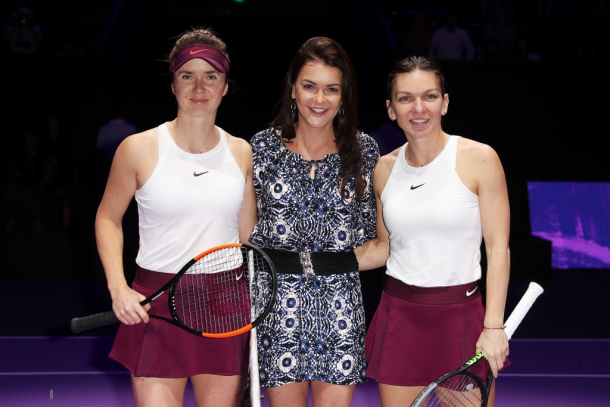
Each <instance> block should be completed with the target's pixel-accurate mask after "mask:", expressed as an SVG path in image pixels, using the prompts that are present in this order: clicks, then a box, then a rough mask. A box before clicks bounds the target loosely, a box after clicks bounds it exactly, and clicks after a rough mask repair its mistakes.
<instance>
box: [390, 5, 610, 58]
mask: <svg viewBox="0 0 610 407" xmlns="http://www.w3.org/2000/svg"><path fill="white" fill-rule="evenodd" d="M413 3H419V2H413ZM428 3H429V4H433V3H437V2H428ZM464 3H465V4H463V5H460V6H454V7H450V8H447V9H439V8H438V7H431V6H421V7H413V4H412V3H411V2H398V1H388V0H385V1H384V0H379V4H380V5H381V7H382V10H383V16H384V19H385V20H386V21H385V23H386V24H387V25H388V27H389V32H390V35H391V36H392V37H393V38H394V42H395V44H396V47H397V48H398V50H399V52H400V53H401V54H404V55H425V56H429V57H432V58H436V59H439V60H456V59H464V60H473V59H479V60H501V61H537V60H540V59H543V58H544V59H551V60H575V61H582V60H592V61H596V60H606V61H607V60H609V59H610V46H609V45H608V41H607V39H608V38H610V24H609V23H610V11H609V9H608V4H607V1H605V0H590V1H586V0H585V1H582V2H575V1H573V2H569V1H564V2H552V3H551V2H544V1H540V2H531V3H530V4H529V7H527V8H526V7H522V8H521V9H520V8H518V7H515V6H514V4H515V3H519V2H494V3H496V4H495V5H494V6H493V8H490V7H488V8H486V9H485V12H483V11H482V10H481V6H480V5H481V4H484V3H486V2H485V1H482V2H476V7H475V6H472V7H467V4H468V3H473V2H464ZM490 3H491V2H490ZM545 3H548V4H547V5H546V7H545V6H544V4H545ZM407 4H408V6H407ZM502 4H505V5H508V4H513V7H505V6H502ZM521 4H523V3H522V2H521ZM508 8H509V9H510V10H511V12H509V11H508V10H507V9H508ZM522 9H524V10H527V12H524V10H522Z"/></svg>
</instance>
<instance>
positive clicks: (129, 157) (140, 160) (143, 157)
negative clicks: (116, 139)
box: [114, 128, 159, 171]
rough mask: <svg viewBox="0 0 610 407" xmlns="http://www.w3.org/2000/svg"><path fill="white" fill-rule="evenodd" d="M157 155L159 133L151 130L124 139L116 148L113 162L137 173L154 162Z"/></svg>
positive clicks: (154, 129)
mask: <svg viewBox="0 0 610 407" xmlns="http://www.w3.org/2000/svg"><path fill="white" fill-rule="evenodd" d="M158 154H159V131H158V129H157V128H153V129H149V130H146V131H143V132H140V133H136V134H133V135H131V136H129V137H127V138H125V139H124V140H123V141H122V142H121V144H120V145H119V147H118V148H117V151H116V153H115V155H114V161H116V162H120V163H122V165H124V166H125V167H129V168H132V169H135V170H136V171H137V170H138V169H141V168H144V167H143V166H146V165H149V163H151V162H156V161H157V159H158Z"/></svg>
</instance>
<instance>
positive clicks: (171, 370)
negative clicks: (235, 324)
mask: <svg viewBox="0 0 610 407" xmlns="http://www.w3.org/2000/svg"><path fill="white" fill-rule="evenodd" d="M173 276H174V275H173V274H171V275H170V274H167V273H157V272H154V271H149V270H144V269H142V268H140V267H138V271H137V274H136V278H135V280H134V282H133V284H132V288H133V289H134V290H136V291H138V292H140V293H142V294H143V295H144V296H146V297H148V296H149V295H152V294H153V293H154V292H155V291H156V290H158V289H159V288H160V287H162V286H163V285H164V284H165V283H166V282H167V281H169V280H170V279H171V278H172V277H173ZM167 301H168V295H167V293H163V294H162V295H161V296H160V297H158V298H157V299H156V300H154V301H153V302H152V303H151V306H152V308H151V309H150V311H149V313H150V314H152V315H159V316H162V317H166V318H170V319H171V315H170V312H169V307H168V302H167ZM249 339H250V335H249V333H246V334H242V335H237V336H234V337H231V338H222V339H217V338H204V337H201V336H197V335H194V334H192V333H189V332H187V331H185V330H183V329H181V328H178V327H177V326H174V325H172V324H170V323H168V322H164V321H161V320H158V319H154V318H150V319H149V322H148V323H147V324H144V323H140V324H137V325H124V324H121V325H120V326H119V330H118V331H117V335H116V339H115V340H114V345H113V346H112V350H111V351H110V357H111V358H112V359H114V360H116V361H117V362H119V363H121V364H122V365H123V366H125V367H126V368H127V369H128V370H129V371H130V372H132V373H133V374H134V375H135V376H143V377H167V378H181V377H191V376H195V375H198V374H203V373H206V374H215V375H222V376H232V375H238V374H243V373H246V371H247V369H248V343H249Z"/></svg>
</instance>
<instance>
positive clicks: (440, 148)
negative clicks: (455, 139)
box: [405, 137, 445, 167]
mask: <svg viewBox="0 0 610 407" xmlns="http://www.w3.org/2000/svg"><path fill="white" fill-rule="evenodd" d="M444 147H445V139H444V137H443V139H441V141H440V143H439V145H438V146H437V147H436V149H435V150H434V154H432V155H430V156H428V158H427V159H426V160H425V161H424V162H423V163H419V162H417V161H415V160H414V159H413V158H412V157H411V155H410V154H409V151H410V150H409V145H408V144H407V148H405V158H406V159H407V161H408V162H411V163H413V164H415V166H416V167H423V166H424V165H428V164H430V163H431V162H432V161H434V159H435V158H436V157H437V156H438V155H439V154H440V153H441V151H442V150H443V148H444Z"/></svg>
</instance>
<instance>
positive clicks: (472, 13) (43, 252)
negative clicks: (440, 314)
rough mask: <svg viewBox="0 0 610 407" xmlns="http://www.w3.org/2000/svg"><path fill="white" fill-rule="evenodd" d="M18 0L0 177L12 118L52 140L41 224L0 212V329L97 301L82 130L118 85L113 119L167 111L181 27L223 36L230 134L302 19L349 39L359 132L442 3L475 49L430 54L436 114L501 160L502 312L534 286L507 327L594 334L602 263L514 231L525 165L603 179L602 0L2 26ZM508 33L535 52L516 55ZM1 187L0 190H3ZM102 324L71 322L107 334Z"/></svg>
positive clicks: (273, 98)
mask: <svg viewBox="0 0 610 407" xmlns="http://www.w3.org/2000/svg"><path fill="white" fill-rule="evenodd" d="M496 4H501V5H502V8H503V10H504V12H505V15H506V18H507V20H508V21H509V22H510V24H511V27H512V28H511V30H512V31H511V32H513V33H514V36H513V37H511V38H509V40H507V41H506V43H505V44H503V48H502V51H501V52H500V53H497V54H494V55H490V54H489V53H488V52H487V49H488V45H489V40H488V38H487V36H486V28H487V27H488V26H489V25H490V24H491V23H492V22H493V21H494V15H495V8H496ZM22 5H25V6H27V7H28V8H29V9H30V10H31V11H32V12H33V13H34V15H35V20H34V23H35V24H37V25H38V26H39V27H40V29H41V31H42V33H43V35H44V44H42V45H41V46H40V47H39V48H38V50H37V51H36V52H35V53H25V54H24V53H15V52H13V51H12V50H11V49H10V47H9V45H8V44H6V43H5V44H3V48H2V52H1V54H0V58H1V60H2V63H1V64H0V73H1V75H0V77H1V78H2V80H1V81H0V94H1V95H2V99H3V107H2V108H1V110H0V111H1V112H2V123H3V130H2V133H3V140H2V145H3V148H2V150H3V152H4V154H3V156H4V162H3V166H2V168H3V169H2V173H1V177H2V178H0V183H1V186H2V188H3V189H6V188H7V186H8V185H9V184H10V182H11V179H10V176H9V175H8V173H9V170H8V166H9V162H10V160H11V157H13V156H17V155H18V154H19V153H20V151H21V150H22V145H23V136H24V134H25V133H27V132H34V133H36V134H37V135H38V136H39V139H40V145H41V149H44V148H45V147H48V145H49V144H50V143H49V142H48V140H47V139H46V134H47V133H48V123H49V122H50V121H51V120H52V119H54V120H55V121H56V122H57V123H59V147H60V148H59V153H58V154H57V157H56V158H57V171H56V174H55V175H56V178H55V180H54V184H53V191H52V193H51V194H50V197H47V199H46V200H45V202H44V208H45V216H46V217H45V219H44V228H43V230H38V231H36V232H34V231H32V230H31V229H32V228H31V226H32V225H31V224H29V223H28V221H27V219H26V220H23V221H22V222H20V223H19V222H18V223H17V226H16V227H15V228H14V229H12V230H10V231H9V230H8V229H5V227H4V223H5V222H7V219H6V218H7V216H0V218H2V219H1V220H2V221H3V222H4V223H3V228H2V229H1V230H0V242H1V249H0V250H2V252H1V254H2V262H1V265H0V270H1V272H0V287H2V295H1V296H0V305H1V306H3V309H4V310H5V312H3V316H2V320H3V323H2V324H1V325H0V335H6V336H8V335H11V336H21V335H23V336H28V335H71V333H70V331H69V328H68V325H69V320H70V318H71V317H73V316H82V315H87V314H89V313H93V312H99V311H104V310H106V309H108V307H109V306H110V298H109V294H108V292H107V290H106V288H105V280H104V273H103V269H102V268H101V264H100V261H99V258H98V256H97V252H96V248H95V239H94V234H93V222H94V217H95V211H96V209H97V205H98V203H99V201H100V199H101V195H102V192H103V187H104V183H105V180H106V177H107V168H106V166H105V163H104V162H103V160H102V159H101V156H100V152H99V151H98V150H97V149H96V144H95V143H96V136H97V131H98V129H99V127H100V126H101V125H102V124H104V123H105V122H107V121H108V120H109V119H110V115H111V104H112V101H113V100H114V99H115V98H117V97H118V98H121V99H122V100H123V101H124V103H125V106H126V108H127V116H126V119H127V121H128V122H129V123H132V124H134V125H135V126H136V127H137V129H138V130H139V131H142V130H146V129H149V128H152V127H155V126H157V125H159V124H160V123H162V122H164V121H168V120H172V119H173V118H174V117H175V115H176V103H175V101H174V98H173V95H172V94H171V91H170V88H169V80H168V77H167V63H166V62H164V59H165V57H166V55H167V54H168V53H169V51H170V49H171V48H172V46H173V43H174V41H175V40H176V38H177V37H178V36H179V35H180V34H181V33H182V32H183V31H185V30H188V29H189V28H191V27H195V26H211V27H213V28H214V29H215V30H216V32H217V33H218V35H219V36H220V37H221V38H222V39H223V40H224V41H225V42H226V43H227V45H228V47H229V54H230V57H231V66H232V70H231V78H232V83H231V91H230V92H229V94H228V95H227V96H226V97H225V100H224V101H223V103H222V105H221V106H220V109H219V113H218V117H217V124H218V125H219V126H221V127H222V128H224V129H225V130H227V131H228V132H230V133H231V134H233V135H235V136H239V137H243V138H246V139H248V138H249V137H250V136H252V135H253V134H254V133H255V132H257V131H259V130H261V129H263V128H264V127H265V126H266V125H267V124H268V122H269V121H270V120H271V119H272V118H273V116H274V114H275V112H276V110H275V109H276V103H277V101H278V100H279V97H280V92H281V85H282V80H283V77H284V75H285V72H286V69H287V67H288V64H289V62H290V60H291V58H292V56H293V54H294V52H295V51H296V50H297V48H298V47H299V46H300V45H301V44H302V43H303V42H304V41H305V40H307V39H308V38H310V37H312V36H329V37H332V38H334V39H336V40H338V41H339V42H340V43H341V44H342V45H343V46H344V47H345V48H346V50H347V51H348V53H349V55H350V57H351V58H352V62H353V63H354V65H355V67H356V71H357V74H358V80H359V97H360V106H359V107H360V120H361V128H362V129H363V130H364V131H365V132H370V131H372V130H374V129H375V128H376V127H377V126H379V125H381V124H385V123H388V122H389V119H388V118H387V115H386V112H385V82H386V78H387V73H388V71H389V69H390V67H391V66H392V65H393V63H394V62H395V61H397V60H398V59H399V58H401V57H403V56H407V55H409V54H410V50H409V48H408V47H407V46H406V45H405V42H406V38H407V37H408V32H409V30H410V29H411V27H412V19H413V15H414V13H417V12H423V13H424V18H425V22H426V27H427V28H428V29H429V30H434V29H435V28H437V27H439V26H441V25H442V24H443V20H444V17H445V15H446V14H447V13H448V12H449V11H450V10H456V11H457V12H458V15H459V17H460V23H459V25H460V26H461V27H463V28H465V29H466V30H467V31H468V32H469V33H470V35H471V37H472V40H473V43H474V45H475V50H476V52H475V59H473V60H468V61H465V60H459V61H442V62H441V67H442V69H443V70H444V73H445V76H446V80H447V90H448V92H449V94H450V101H451V103H450V109H449V114H448V115H447V117H446V119H445V123H444V129H445V131H447V132H448V133H450V134H457V135H462V136H465V137H468V138H472V139H474V140H477V141H481V142H483V143H487V144H489V145H491V146H492V147H493V148H494V149H495V150H496V151H497V152H498V154H499V156H500V158H501V160H502V162H503V165H504V168H505V171H506V177H507V182H508V188H509V195H510V200H511V212H512V222H511V230H512V231H511V250H512V275H511V285H510V292H509V298H508V305H507V315H508V312H509V311H510V310H511V309H512V308H513V306H514V305H515V304H516V302H517V300H518V298H519V297H520V295H521V294H522V293H523V291H524V290H525V288H526V286H527V283H528V282H529V281H530V280H536V281H538V282H539V283H541V285H543V287H544V288H545V289H546V293H545V294H544V295H543V296H542V297H541V298H540V300H539V302H538V303H537V304H536V306H535V307H534V308H533V309H532V311H531V313H530V314H529V315H528V317H527V318H526V319H525V320H524V322H523V324H522V326H521V327H520V329H519V331H518V332H517V334H516V335H515V336H516V337H527V338H610V326H608V324H604V323H603V321H604V320H605V319H606V318H605V316H606V312H607V310H608V309H610V299H609V298H608V296H607V295H606V291H607V287H610V273H609V271H608V270H554V269H552V268H551V265H550V262H551V260H550V243H549V242H546V241H543V240H540V239H537V238H533V237H532V236H531V235H530V229H529V214H528V203H527V185H526V182H527V181H532V180H537V181H602V182H603V181H610V175H609V172H608V164H607V158H606V157H607V148H606V144H607V142H606V140H605V138H606V137H607V131H606V123H605V122H606V119H605V118H606V117H607V116H606V113H607V112H606V111H607V109H608V107H609V105H610V103H609V102H608V95H609V92H610V81H609V79H608V68H610V53H609V51H608V45H607V43H608V39H609V36H608V26H609V25H610V24H609V23H610V16H609V14H610V11H609V10H608V4H607V2H604V1H597V0H591V1H584V0H582V1H568V0H564V1H552V0H539V1H534V0H514V1H502V2H496V1H485V0H479V1H460V2H457V1H449V0H446V1H441V0H439V1H410V2H406V1H391V0H378V1H373V0H355V1H346V0H325V1H322V0H310V1H304V0H297V1H279V0H261V1H254V0H246V1H244V2H243V3H238V2H235V1H231V0H214V1H194V0H173V1H156V2H148V1H143V0H126V1H99V0H98V1H95V0H88V1H87V0H81V1H68V0H66V1H59V0H55V1H53V0H50V1H26V2H17V1H2V2H1V3H0V24H2V27H1V29H2V32H3V33H4V32H5V31H6V30H7V28H8V27H9V26H10V25H11V24H12V23H13V19H12V17H11V13H13V12H14V11H15V10H16V9H17V8H18V7H19V6H22ZM519 39H523V40H525V41H527V44H528V46H529V50H530V52H533V53H535V54H536V55H537V56H538V57H539V58H537V59H536V60H530V59H527V58H526V59H523V58H520V57H519V56H518V53H517V51H516V44H517V42H518V40H519ZM0 205H4V206H6V202H5V200H3V201H2V204H0ZM0 209H5V208H3V207H2V206H0ZM0 214H6V211H5V210H3V211H1V212H0ZM600 222H608V219H600ZM124 224H125V225H124V228H125V238H126V241H125V268H126V273H127V275H128V278H130V279H131V278H132V277H133V273H134V272H135V263H134V261H133V260H134V259H135V255H136V253H137V246H138V236H137V213H136V211H135V207H133V205H132V207H130V209H129V210H128V213H127V214H126V216H125V222H124ZM382 276H383V273H382V271H380V270H378V271H375V272H368V273H363V275H362V282H363V290H364V293H365V303H366V307H367V314H369V315H368V316H369V320H370V317H371V316H372V313H373V312H374V309H375V307H376V305H377V304H376V302H377V301H378V296H379V292H380V288H381V283H382ZM115 329H116V327H109V328H103V329H98V330H95V331H90V332H86V333H84V334H88V335H105V334H109V335H111V334H113V333H114V330H115Z"/></svg>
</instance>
